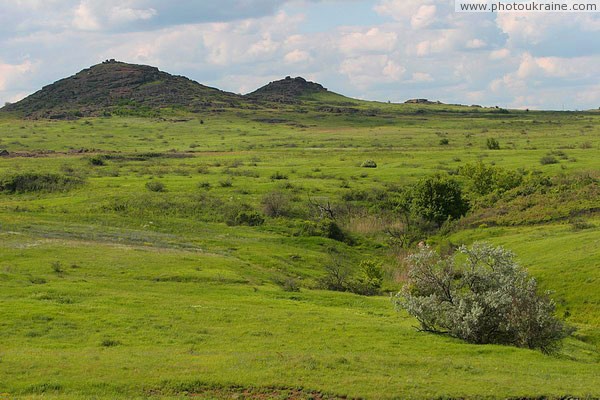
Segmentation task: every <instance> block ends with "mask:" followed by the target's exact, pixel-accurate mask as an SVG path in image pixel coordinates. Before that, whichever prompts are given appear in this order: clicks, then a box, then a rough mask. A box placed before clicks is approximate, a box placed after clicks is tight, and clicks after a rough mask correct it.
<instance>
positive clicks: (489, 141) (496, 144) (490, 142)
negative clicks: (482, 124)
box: [486, 138, 500, 150]
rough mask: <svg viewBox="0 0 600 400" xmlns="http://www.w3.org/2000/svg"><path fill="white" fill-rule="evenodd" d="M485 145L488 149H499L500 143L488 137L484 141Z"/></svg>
mask: <svg viewBox="0 0 600 400" xmlns="http://www.w3.org/2000/svg"><path fill="white" fill-rule="evenodd" d="M486 146H487V148H488V149H490V150H500V143H499V142H498V140H496V139H494V138H488V139H487V141H486Z"/></svg>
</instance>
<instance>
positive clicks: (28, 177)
mask: <svg viewBox="0 0 600 400" xmlns="http://www.w3.org/2000/svg"><path fill="white" fill-rule="evenodd" d="M82 183H83V181H82V180H80V179H76V178H72V177H69V176H65V175H60V174H52V173H37V172H25V173H22V174H16V175H11V176H5V177H3V178H0V192H6V193H11V194H12V193H31V192H64V191H67V190H69V189H71V188H72V187H74V186H77V185H80V184H82Z"/></svg>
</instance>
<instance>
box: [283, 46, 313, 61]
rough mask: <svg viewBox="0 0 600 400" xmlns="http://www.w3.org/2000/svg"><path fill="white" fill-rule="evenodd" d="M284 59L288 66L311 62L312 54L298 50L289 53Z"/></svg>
mask: <svg viewBox="0 0 600 400" xmlns="http://www.w3.org/2000/svg"><path fill="white" fill-rule="evenodd" d="M283 59H284V60H285V62H286V63H288V64H295V63H300V62H308V61H309V60H310V54H309V53H308V52H307V51H303V50H298V49H296V50H292V51H290V52H289V53H287V54H286V55H285V57H284V58H283Z"/></svg>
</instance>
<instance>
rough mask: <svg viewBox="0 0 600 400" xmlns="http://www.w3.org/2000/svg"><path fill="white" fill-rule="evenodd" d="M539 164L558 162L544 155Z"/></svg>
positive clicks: (554, 158)
mask: <svg viewBox="0 0 600 400" xmlns="http://www.w3.org/2000/svg"><path fill="white" fill-rule="evenodd" d="M540 164H542V165H548V164H558V160H557V159H556V157H554V156H551V155H546V156H544V157H542V158H541V159H540Z"/></svg>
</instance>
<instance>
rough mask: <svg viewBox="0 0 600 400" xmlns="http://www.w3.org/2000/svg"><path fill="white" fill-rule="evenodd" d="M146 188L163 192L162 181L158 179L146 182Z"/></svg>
mask: <svg viewBox="0 0 600 400" xmlns="http://www.w3.org/2000/svg"><path fill="white" fill-rule="evenodd" d="M146 189H148V190H149V191H151V192H164V191H165V185H164V183H162V182H159V181H150V182H146Z"/></svg>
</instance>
